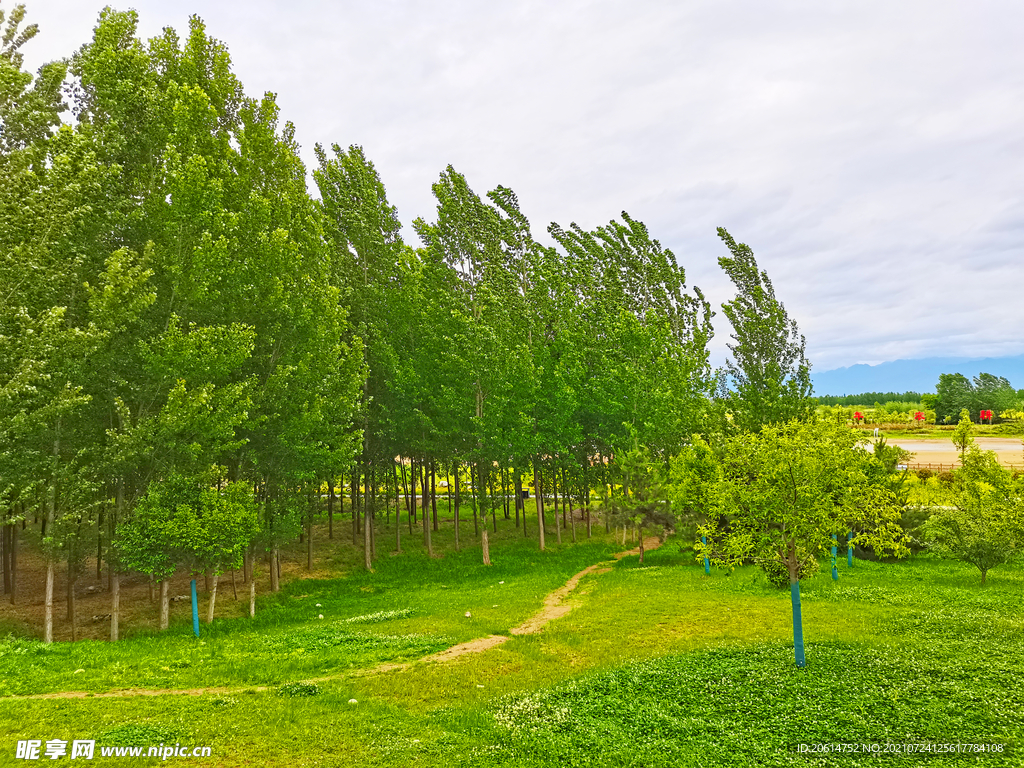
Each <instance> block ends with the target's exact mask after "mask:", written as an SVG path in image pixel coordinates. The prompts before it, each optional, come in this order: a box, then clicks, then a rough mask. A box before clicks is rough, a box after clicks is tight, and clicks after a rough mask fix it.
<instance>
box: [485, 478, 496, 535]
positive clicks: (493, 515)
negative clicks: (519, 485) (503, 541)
mask: <svg viewBox="0 0 1024 768" xmlns="http://www.w3.org/2000/svg"><path fill="white" fill-rule="evenodd" d="M487 490H488V492H489V493H488V496H489V497H490V502H491V525H492V526H493V528H494V532H495V533H497V532H498V510H497V505H496V504H495V503H494V473H493V472H492V471H491V468H490V467H488V468H487Z"/></svg>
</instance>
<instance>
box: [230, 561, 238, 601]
mask: <svg viewBox="0 0 1024 768" xmlns="http://www.w3.org/2000/svg"><path fill="white" fill-rule="evenodd" d="M231 596H232V597H234V598H235V602H237V601H238V587H237V586H235V569H234V568H232V569H231Z"/></svg>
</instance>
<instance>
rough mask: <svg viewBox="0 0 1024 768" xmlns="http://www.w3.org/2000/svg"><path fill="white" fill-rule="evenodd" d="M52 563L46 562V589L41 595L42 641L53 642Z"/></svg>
mask: <svg viewBox="0 0 1024 768" xmlns="http://www.w3.org/2000/svg"><path fill="white" fill-rule="evenodd" d="M53 571H54V567H53V563H47V564H46V591H45V593H44V595H43V642H44V643H52V642H53Z"/></svg>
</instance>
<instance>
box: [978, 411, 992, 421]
mask: <svg viewBox="0 0 1024 768" xmlns="http://www.w3.org/2000/svg"><path fill="white" fill-rule="evenodd" d="M985 419H988V423H989V424H991V423H992V411H987V410H986V411H980V412H979V413H978V420H979V421H985Z"/></svg>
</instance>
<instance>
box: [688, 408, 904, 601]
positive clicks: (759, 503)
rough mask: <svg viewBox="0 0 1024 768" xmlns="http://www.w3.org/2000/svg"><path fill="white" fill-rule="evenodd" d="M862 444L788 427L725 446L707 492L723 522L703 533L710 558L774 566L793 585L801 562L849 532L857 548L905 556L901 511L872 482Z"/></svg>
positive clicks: (840, 434) (826, 426) (845, 432)
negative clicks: (774, 562) (771, 561)
mask: <svg viewBox="0 0 1024 768" xmlns="http://www.w3.org/2000/svg"><path fill="white" fill-rule="evenodd" d="M859 440H860V438H858V437H857V436H856V435H855V434H854V433H853V432H852V431H851V430H849V429H847V428H845V427H840V426H838V425H835V424H831V423H828V422H812V423H800V422H790V423H789V424H785V425H781V426H770V427H765V428H763V429H762V431H761V432H760V433H759V434H756V435H755V434H744V435H738V436H736V437H732V438H729V439H728V440H726V441H725V444H724V448H723V454H722V458H721V467H722V470H721V472H722V474H721V479H720V480H719V481H718V482H717V483H716V484H715V486H713V489H712V490H711V491H710V493H712V494H714V496H715V497H716V499H717V501H716V507H717V509H720V510H722V512H723V513H724V514H723V515H722V516H721V518H720V519H712V520H710V521H709V523H708V524H707V526H705V529H704V532H705V533H706V535H708V537H709V539H715V540H717V543H716V544H714V545H711V544H709V546H710V547H711V550H712V551H711V556H712V558H713V559H714V560H717V561H719V562H721V563H722V564H725V565H735V564H737V563H741V562H744V561H745V560H747V559H749V558H777V559H779V560H780V561H782V562H784V563H785V564H786V566H787V568H788V569H789V575H790V581H791V582H795V581H797V580H798V579H797V574H798V572H799V564H800V561H801V559H802V558H803V557H805V556H806V555H812V556H813V555H817V554H818V553H819V552H822V551H824V550H826V549H828V548H829V547H830V546H831V543H832V539H831V537H832V535H833V534H836V535H845V534H846V532H847V531H848V530H850V529H854V530H857V531H858V533H857V542H858V543H859V544H861V546H865V547H868V546H871V547H873V548H874V549H875V550H876V552H880V551H892V552H895V553H897V554H899V553H901V552H903V551H905V549H904V546H903V533H902V530H901V529H900V527H899V522H898V521H899V514H900V509H901V504H900V502H899V500H898V498H897V497H896V496H895V495H894V493H893V492H892V490H891V489H890V488H888V487H887V486H886V485H885V484H884V483H879V482H878V481H877V480H873V479H872V470H871V467H872V462H873V461H875V460H874V459H872V458H870V457H869V456H868V455H867V453H866V452H864V451H863V450H860V449H858V448H857V443H858V442H859ZM698 548H699V549H700V548H701V547H700V545H698ZM698 555H700V556H702V555H703V552H698Z"/></svg>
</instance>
